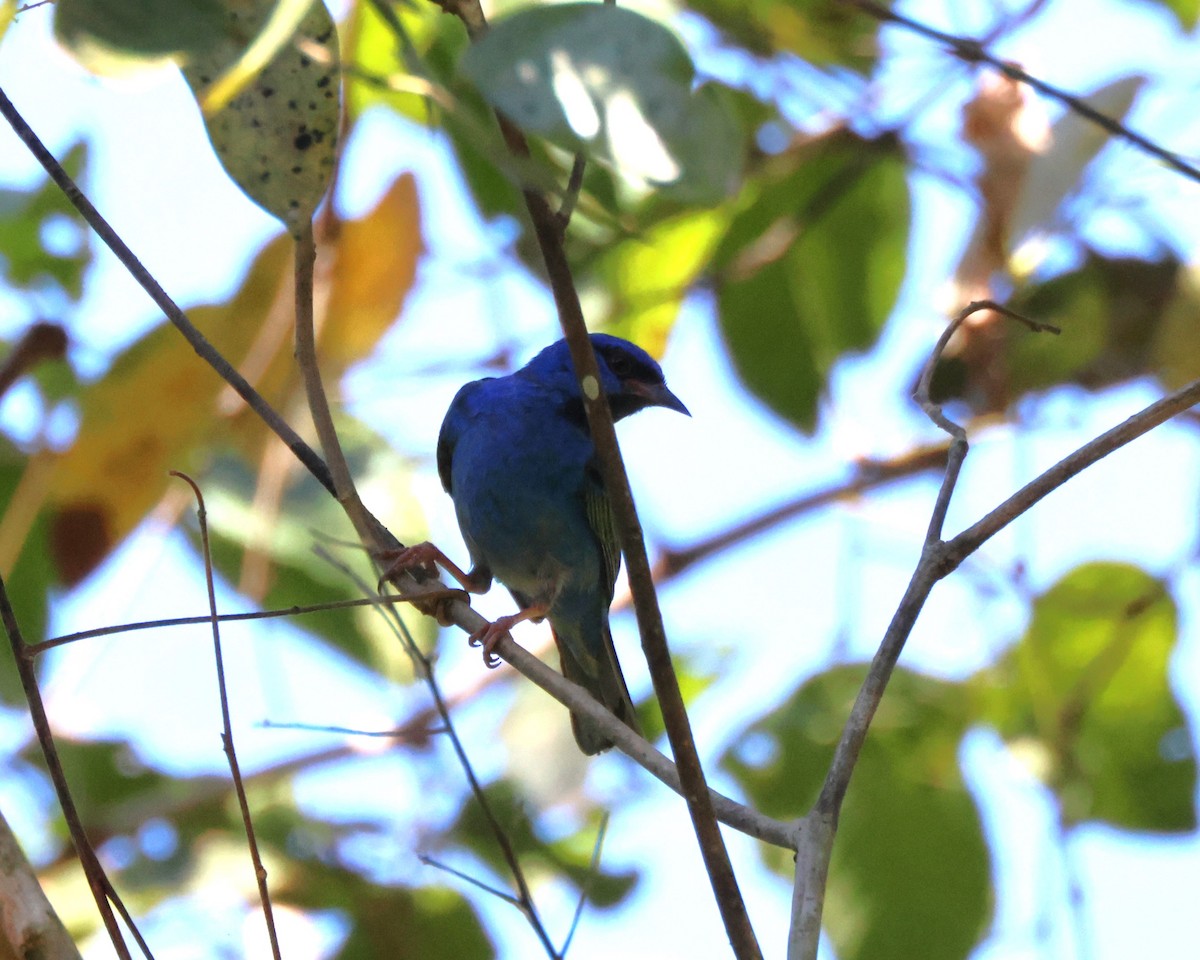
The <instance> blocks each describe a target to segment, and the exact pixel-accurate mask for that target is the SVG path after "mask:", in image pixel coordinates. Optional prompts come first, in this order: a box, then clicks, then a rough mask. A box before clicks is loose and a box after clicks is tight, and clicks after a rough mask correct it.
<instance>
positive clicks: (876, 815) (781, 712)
mask: <svg viewBox="0 0 1200 960" xmlns="http://www.w3.org/2000/svg"><path fill="white" fill-rule="evenodd" d="M863 673H864V668H863V667H861V666H845V667H836V668H834V669H832V670H829V671H826V672H825V673H823V674H820V675H819V676H816V677H813V678H812V679H810V680H808V681H806V682H805V683H804V684H803V685H802V686H801V687H800V689H799V690H797V691H796V693H795V694H794V695H793V696H792V698H791V699H790V700H789V701H788V702H787V703H785V704H783V705H782V706H781V707H779V708H778V709H776V710H774V711H772V712H771V713H770V714H768V715H767V716H766V717H764V718H762V719H761V720H759V721H757V722H755V723H754V724H752V725H751V726H750V727H749V728H748V729H746V730H745V731H743V732H742V733H740V734H738V735H737V736H735V738H734V742H735V743H737V744H738V745H739V746H738V747H735V748H734V749H733V750H731V751H730V752H728V753H726V755H725V756H724V757H723V758H722V760H721V764H722V766H723V767H724V768H725V769H726V770H728V771H729V772H730V773H732V774H733V775H734V776H735V777H736V778H737V780H738V782H739V783H740V784H741V785H742V787H743V789H744V790H745V791H746V793H747V794H748V796H749V798H750V800H751V802H752V804H753V805H754V806H755V808H756V809H758V810H760V811H762V812H763V813H766V814H768V815H769V816H773V817H783V818H791V817H797V816H800V815H802V814H804V813H805V812H806V811H807V809H808V807H809V806H810V805H811V803H812V801H813V800H815V799H816V796H817V793H818V792H819V790H820V786H821V783H822V780H823V779H824V776H825V771H826V770H827V769H828V767H829V762H830V760H831V759H832V756H833V750H834V747H835V745H836V743H837V739H838V737H839V736H840V734H841V729H842V726H843V724H844V723H845V720H846V717H847V716H848V715H849V712H850V707H851V704H852V703H853V701H854V697H855V694H856V693H857V692H858V688H859V685H860V683H861V682H862V677H863ZM969 719H970V716H969V702H968V700H967V692H966V690H965V689H964V688H963V686H962V685H960V684H955V683H950V682H947V681H943V680H935V679H933V678H930V677H925V676H922V675H920V674H917V673H914V672H912V671H909V670H905V669H902V668H901V669H897V670H896V672H895V674H894V675H893V677H892V681H891V684H890V685H889V687H888V690H887V693H886V695H885V696H884V698H883V702H882V703H881V704H880V707H879V711H878V713H877V714H876V716H875V720H874V722H873V724H872V726H871V733H870V736H869V737H868V738H867V742H866V744H865V745H864V747H863V751H862V754H861V756H860V758H859V762H858V765H857V767H856V768H855V771H854V779H853V781H852V782H851V784H850V790H849V792H848V794H847V796H846V802H845V805H844V807H843V809H842V813H841V817H840V820H839V826H838V834H837V839H836V841H835V844H834V851H833V860H832V862H831V864H830V874H829V885H828V890H827V899H826V904H825V926H826V930H827V932H828V934H829V936H830V939H831V940H832V941H833V944H834V948H835V950H836V952H837V956H838V957H839V958H840V960H866V958H874V957H921V958H922V960H962V958H965V957H966V956H967V955H968V954H969V953H970V951H971V948H972V947H973V946H974V945H975V944H976V943H977V942H978V941H979V938H980V937H981V936H982V934H983V932H984V930H985V928H986V926H987V922H988V918H989V916H990V913H991V886H990V866H989V857H988V849H987V845H986V843H985V842H984V837H983V831H982V826H981V824H980V820H979V814H978V811H977V809H976V807H975V803H974V801H973V799H972V798H971V795H970V793H969V792H968V791H967V789H966V787H965V785H964V784H963V781H962V776H961V773H960V771H959V768H958V747H959V743H960V741H961V739H962V736H963V733H964V731H965V729H966V727H967V724H968V722H969ZM764 850H765V851H766V852H765V854H764V855H765V856H766V857H767V858H768V862H769V865H770V866H771V867H772V868H773V869H774V870H776V871H777V872H779V873H780V874H781V875H783V876H784V877H786V878H787V879H788V880H791V878H792V872H793V870H794V864H793V863H792V858H791V856H790V855H789V854H787V853H786V851H778V850H767V849H766V848H764Z"/></svg>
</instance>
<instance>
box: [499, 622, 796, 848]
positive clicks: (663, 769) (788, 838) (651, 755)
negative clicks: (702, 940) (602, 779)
mask: <svg viewBox="0 0 1200 960" xmlns="http://www.w3.org/2000/svg"><path fill="white" fill-rule="evenodd" d="M476 616H477V617H478V616H479V615H478V614H476ZM486 622H487V621H485V620H483V618H482V617H479V625H480V626H483V625H485V624H486ZM496 653H497V654H499V655H500V656H501V657H502V658H503V659H504V660H506V661H508V663H510V664H512V666H513V667H514V668H515V669H516V670H518V671H520V673H521V674H523V675H524V676H525V677H526V678H527V679H528V680H530V681H532V682H533V683H534V684H536V685H537V686H539V687H541V688H542V689H543V690H545V691H546V692H547V693H548V694H550V696H552V697H553V698H554V699H555V700H557V701H558V702H559V703H561V704H563V706H565V707H567V708H568V709H569V710H570V711H571V712H572V713H578V714H581V715H583V716H586V717H587V718H588V721H589V722H591V723H595V724H596V725H597V726H599V727H602V728H603V729H604V735H605V737H607V738H608V739H611V740H612V741H613V745H614V746H615V747H616V748H617V749H618V750H620V751H621V752H622V753H624V754H625V755H626V756H628V757H629V758H630V759H631V760H633V761H634V763H637V764H638V765H639V766H641V767H642V768H643V769H644V770H646V772H647V773H649V774H650V775H651V776H653V777H655V778H656V779H658V780H659V781H661V782H662V783H663V784H665V785H666V786H667V787H669V788H670V789H671V790H674V791H675V792H676V793H678V794H680V795H681V796H683V795H684V788H683V786H682V785H681V783H680V772H679V770H678V768H677V767H676V765H675V764H674V763H672V762H671V761H670V760H669V759H667V757H665V756H664V755H663V754H661V753H659V752H658V751H657V750H655V749H654V747H653V745H651V744H650V743H649V742H647V741H646V740H645V739H644V738H642V737H640V736H638V735H637V734H636V733H634V732H633V731H632V730H630V729H629V727H627V726H625V724H624V723H622V722H621V721H620V720H618V719H617V718H616V717H615V716H613V713H612V711H611V710H609V709H608V708H607V707H605V706H603V705H602V704H601V703H600V701H598V700H597V699H596V698H595V697H593V696H592V695H591V694H590V693H588V692H587V691H586V690H584V689H583V687H581V686H579V685H578V684H576V683H572V682H571V681H570V680H568V679H566V678H565V677H564V676H563V675H562V674H561V673H559V672H558V671H557V670H555V669H553V668H552V667H550V666H548V665H547V664H545V663H543V662H542V661H541V660H539V659H538V658H537V657H535V656H534V655H533V654H532V653H530V652H529V651H528V650H526V649H525V648H524V647H522V646H521V645H520V644H519V643H517V642H516V641H515V640H513V639H512V637H510V636H505V637H504V638H503V639H501V640H500V642H499V643H498V644H497V645H496ZM708 801H709V804H710V805H711V806H712V809H713V811H714V812H715V814H716V817H717V819H718V820H720V821H721V822H722V823H724V824H727V825H728V826H730V827H732V828H733V829H735V830H737V831H739V832H740V833H744V834H746V836H749V837H754V838H755V839H757V840H762V841H763V842H764V843H770V844H773V845H774V846H777V847H782V848H784V849H786V850H795V849H796V844H797V830H798V829H799V825H798V824H797V823H796V822H792V821H782V820H774V819H772V818H771V817H768V816H766V815H764V814H761V813H759V812H758V811H757V810H755V809H754V808H753V807H749V806H746V805H744V804H741V803H738V802H737V801H735V800H731V799H729V798H728V797H726V796H723V795H722V794H720V793H718V792H717V791H716V790H713V789H712V788H711V787H710V788H708Z"/></svg>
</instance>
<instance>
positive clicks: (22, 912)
mask: <svg viewBox="0 0 1200 960" xmlns="http://www.w3.org/2000/svg"><path fill="white" fill-rule="evenodd" d="M0 904H2V905H3V907H2V908H0V956H11V957H29V958H34V957H53V958H54V960H80V955H79V949H78V948H77V947H76V946H75V943H74V942H73V941H72V940H71V937H70V935H69V934H68V933H67V928H66V927H64V926H63V922H62V921H61V920H60V919H59V918H58V914H57V913H55V912H54V907H53V906H51V904H50V901H49V900H47V899H46V893H45V891H44V890H42V886H41V884H40V883H39V882H38V878H37V874H36V873H35V872H34V869H33V867H31V866H30V865H29V861H28V860H26V859H25V854H24V853H23V852H22V851H21V845H20V844H19V843H17V838H16V837H15V836H13V832H12V829H11V828H10V827H9V825H8V821H7V820H5V819H4V813H3V812H2V811H0Z"/></svg>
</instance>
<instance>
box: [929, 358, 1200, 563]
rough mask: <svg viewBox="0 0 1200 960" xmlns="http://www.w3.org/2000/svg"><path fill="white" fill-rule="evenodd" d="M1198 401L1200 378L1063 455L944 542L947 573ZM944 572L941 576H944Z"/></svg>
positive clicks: (943, 553)
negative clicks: (1082, 476) (1075, 479)
mask: <svg viewBox="0 0 1200 960" xmlns="http://www.w3.org/2000/svg"><path fill="white" fill-rule="evenodd" d="M1197 403H1200V380H1197V381H1195V382H1193V383H1189V384H1188V385H1187V386H1185V387H1181V388H1180V389H1179V390H1176V391H1175V392H1174V393H1170V394H1168V395H1167V396H1165V397H1163V398H1162V399H1161V400H1157V401H1155V402H1154V403H1152V404H1150V405H1149V406H1148V407H1146V408H1145V409H1144V410H1142V411H1140V412H1139V413H1136V414H1134V415H1133V416H1132V417H1130V418H1129V419H1128V420H1126V421H1124V422H1123V423H1120V424H1118V425H1117V426H1115V427H1113V428H1112V429H1111V430H1106V431H1105V432H1104V433H1102V434H1100V436H1098V437H1096V438H1095V439H1094V440H1090V441H1089V442H1087V443H1085V444H1084V445H1083V446H1082V447H1080V448H1079V449H1078V450H1076V451H1075V452H1074V453H1072V454H1070V455H1069V456H1066V457H1064V458H1063V459H1062V460H1060V461H1059V462H1058V463H1056V464H1055V465H1054V466H1052V467H1051V468H1050V469H1049V470H1047V471H1045V472H1044V473H1043V474H1042V475H1041V476H1039V477H1038V478H1037V479H1035V480H1032V481H1030V482H1029V483H1027V484H1025V486H1023V487H1022V488H1021V489H1020V490H1018V491H1017V492H1016V493H1014V494H1013V495H1012V496H1011V497H1009V498H1008V499H1007V500H1005V501H1004V502H1003V503H1001V504H1000V505H999V506H998V507H996V508H995V509H993V510H991V511H989V512H988V513H987V514H986V515H984V516H983V517H982V518H981V519H979V520H978V521H977V522H975V523H973V524H972V525H971V526H969V527H967V529H966V530H964V531H963V532H962V533H960V534H958V536H956V537H954V538H953V539H952V540H949V541H947V543H946V545H945V547H944V549H943V550H942V552H941V553H942V556H941V562H942V564H943V566H944V567H945V568H946V570H945V573H949V572H950V571H951V570H953V569H954V568H955V567H957V566H958V565H959V564H960V563H962V561H963V560H964V559H965V558H966V557H967V556H969V555H970V554H972V553H974V552H975V551H976V550H978V549H979V547H980V546H981V545H982V544H983V543H984V542H985V541H987V540H989V539H990V538H991V537H993V536H995V535H996V534H997V533H999V532H1000V531H1001V530H1003V529H1004V528H1005V527H1006V526H1008V525H1009V524H1010V523H1012V522H1013V521H1014V520H1015V519H1016V518H1017V517H1019V516H1021V514H1023V513H1025V511H1027V510H1028V509H1029V508H1030V507H1032V506H1033V505H1034V504H1035V503H1037V502H1038V501H1039V500H1041V499H1042V498H1044V497H1046V496H1047V495H1048V494H1050V493H1053V492H1054V491H1055V490H1057V489H1058V488H1059V487H1061V486H1062V485H1063V484H1064V483H1066V482H1067V481H1068V480H1070V479H1071V478H1072V477H1073V476H1075V475H1076V474H1078V473H1081V472H1083V471H1084V470H1086V469H1087V468H1088V467H1090V466H1091V465H1092V464H1093V463H1096V462H1097V461H1098V460H1101V459H1103V458H1104V457H1107V456H1108V455H1109V454H1110V453H1112V452H1113V451H1115V450H1119V449H1120V448H1121V447H1123V446H1125V445H1126V444H1127V443H1130V442H1131V441H1133V440H1136V439H1137V438H1138V437H1140V436H1142V435H1144V434H1146V433H1149V432H1150V431H1151V430H1153V429H1154V428H1155V427H1157V426H1160V425H1161V424H1163V423H1166V422H1167V421H1168V420H1170V419H1171V418H1172V417H1175V416H1177V415H1178V414H1180V413H1183V412H1184V411H1185V410H1188V409H1190V408H1191V407H1194V406H1195V405H1196V404H1197ZM945 573H943V574H942V575H943V576H945Z"/></svg>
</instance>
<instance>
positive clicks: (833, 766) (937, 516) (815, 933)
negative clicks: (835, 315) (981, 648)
mask: <svg viewBox="0 0 1200 960" xmlns="http://www.w3.org/2000/svg"><path fill="white" fill-rule="evenodd" d="M980 310H995V311H997V312H999V313H1001V314H1003V315H1004V316H1006V317H1010V318H1012V319H1015V320H1018V321H1020V322H1021V323H1024V324H1026V325H1027V326H1029V327H1031V328H1032V329H1033V330H1035V331H1036V330H1042V329H1045V330H1052V331H1054V332H1056V333H1057V330H1056V329H1055V328H1053V327H1050V326H1049V325H1046V324H1039V323H1036V322H1035V321H1031V320H1028V319H1026V318H1025V317H1022V316H1020V315H1019V314H1016V313H1013V311H1011V310H1009V309H1007V308H1006V307H1003V306H1001V305H1000V304H997V303H995V302H993V301H991V300H982V301H977V302H975V303H971V304H968V305H967V306H966V307H965V308H964V309H963V310H962V311H961V312H960V313H959V314H958V316H956V317H955V318H954V319H953V320H952V321H951V322H950V323H949V324H948V325H947V327H946V329H945V330H944V331H943V332H942V335H941V336H940V337H939V338H938V341H937V344H936V345H935V346H934V348H933V351H932V352H931V354H930V356H929V360H928V361H927V362H926V364H925V367H924V370H923V371H922V373H921V377H920V379H919V381H918V383H917V388H916V390H915V391H914V393H913V398H914V399H915V400H916V401H917V402H918V403H919V404H920V405H921V408H922V409H923V410H924V411H925V413H926V414H927V415H928V417H929V418H930V420H932V421H933V422H934V423H935V424H936V425H937V426H938V427H940V428H941V429H942V430H944V431H946V433H948V434H950V436H951V442H950V452H949V456H948V457H947V460H946V472H945V475H944V476H943V478H942V484H941V487H940V488H939V490H938V495H937V499H936V500H935V502H934V506H933V510H932V512H931V516H930V521H929V527H928V529H927V531H926V534H925V544H924V547H923V548H922V550H921V558H920V560H919V561H918V562H917V566H916V569H915V570H914V571H913V575H912V577H911V579H910V580H909V583H908V587H907V589H906V590H905V591H904V596H903V597H902V598H901V600H900V604H899V605H898V606H897V608H896V612H895V613H894V614H893V615H892V620H891V623H889V624H888V628H887V631H886V632H885V633H884V636H883V640H882V641H881V642H880V644H879V648H878V649H877V650H876V651H875V656H874V657H873V658H872V659H871V666H870V669H869V670H868V671H867V676H866V678H865V679H864V680H863V684H862V686H861V687H860V688H859V691H858V695H857V696H856V697H855V700H854V705H853V707H851V709H850V716H849V718H848V719H847V720H846V725H845V727H843V729H842V735H841V738H840V739H839V740H838V744H837V748H836V749H835V751H834V755H833V760H832V761H831V763H830V764H829V770H828V771H827V772H826V774H825V782H824V784H823V785H822V787H821V793H820V795H819V796H818V797H817V802H816V804H815V805H814V806H813V809H812V810H811V811H810V812H809V814H808V816H807V817H805V819H804V824H805V830H804V831H803V833H802V834H801V843H800V849H799V850H798V851H797V856H796V881H795V882H796V887H795V889H794V890H793V897H792V909H793V913H792V926H791V931H790V933H789V936H788V960H816V956H817V945H818V940H819V937H820V932H821V914H822V912H823V910H824V905H825V888H826V883H825V881H826V877H827V874H828V870H829V860H830V856H831V855H832V849H833V841H834V837H835V836H836V834H837V823H838V816H839V815H840V813H841V809H842V802H843V801H844V800H845V797H846V790H847V789H848V787H849V786H850V778H851V776H852V775H853V773H854V767H855V765H856V764H857V763H858V758H859V754H860V753H861V752H862V747H863V744H864V743H865V742H866V739H867V732H868V730H869V729H870V726H871V720H872V719H873V718H874V716H875V711H876V710H877V709H878V708H879V704H880V701H881V700H882V699H883V694H884V691H885V690H886V689H887V685H888V681H889V680H891V676H892V672H893V670H894V669H895V667H896V663H897V661H898V660H899V659H900V653H901V651H903V649H904V644H905V643H906V642H907V640H908V637H909V634H910V633H912V629H913V626H914V624H915V623H916V622H917V617H918V616H919V615H920V613H921V610H922V608H923V607H924V606H925V601H926V600H927V599H928V597H929V594H930V591H932V590H933V587H934V584H936V583H937V582H938V581H939V580H940V579H942V577H944V576H946V575H947V574H948V573H949V572H950V569H948V568H946V567H945V564H944V562H943V557H942V553H943V550H944V549H945V544H944V543H943V542H942V541H941V539H940V537H941V530H942V524H943V523H944V521H945V517H946V511H947V510H948V508H949V505H950V497H951V496H952V495H953V493H954V488H955V485H956V484H957V482H958V477H959V474H960V471H961V469H962V464H963V461H964V460H965V459H966V456H967V434H966V431H965V430H964V429H963V428H962V427H961V426H960V425H959V424H957V423H955V422H953V421H952V420H950V419H949V418H948V417H946V416H945V415H944V414H943V413H942V410H941V407H939V406H938V405H937V404H935V403H933V402H932V401H931V400H930V398H929V385H930V382H931V381H932V379H933V371H934V369H935V368H936V366H937V364H938V361H939V360H940V359H941V356H942V353H943V351H944V350H945V349H946V345H947V344H948V343H949V342H950V338H951V337H953V336H954V333H955V331H956V330H957V329H958V328H959V327H960V326H962V324H963V323H964V322H965V321H966V319H967V318H968V317H970V316H971V315H972V314H973V313H977V312H978V311H980Z"/></svg>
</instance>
